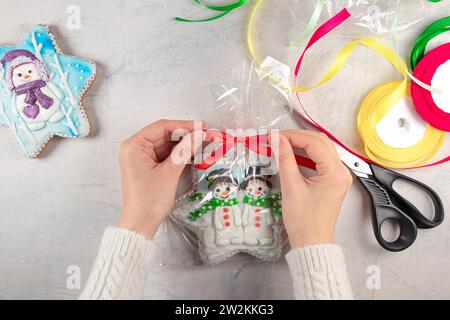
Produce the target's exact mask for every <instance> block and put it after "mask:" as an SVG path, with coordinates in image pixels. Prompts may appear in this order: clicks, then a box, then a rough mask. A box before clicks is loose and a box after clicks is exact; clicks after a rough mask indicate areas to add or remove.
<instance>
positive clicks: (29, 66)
mask: <svg viewBox="0 0 450 320" xmlns="http://www.w3.org/2000/svg"><path fill="white" fill-rule="evenodd" d="M40 79H41V77H40V75H39V71H38V69H37V67H36V65H35V64H34V63H31V62H30V63H26V64H22V65H20V66H17V67H16V68H14V70H13V75H12V81H13V84H14V86H15V87H17V86H20V85H23V84H26V83H29V82H31V81H36V80H40Z"/></svg>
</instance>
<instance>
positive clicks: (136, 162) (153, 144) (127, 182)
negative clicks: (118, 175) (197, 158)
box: [119, 120, 204, 239]
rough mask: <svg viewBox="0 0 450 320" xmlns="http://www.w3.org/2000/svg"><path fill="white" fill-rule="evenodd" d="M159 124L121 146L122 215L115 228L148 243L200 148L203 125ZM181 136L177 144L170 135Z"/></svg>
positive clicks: (163, 122)
mask: <svg viewBox="0 0 450 320" xmlns="http://www.w3.org/2000/svg"><path fill="white" fill-rule="evenodd" d="M195 124H197V127H198V128H197V127H196V128H195V129H196V131H194V121H170V120H160V121H157V122H155V123H152V124H150V125H148V126H147V127H145V128H144V129H142V130H141V131H139V132H138V133H136V134H135V135H133V136H132V137H130V138H129V139H127V140H125V141H124V142H122V144H121V145H120V167H121V172H122V195H123V211H122V216H121V218H120V221H119V227H122V228H127V229H130V230H133V231H136V232H139V233H141V234H142V235H144V236H146V237H147V238H149V239H152V238H153V237H154V235H155V233H156V231H157V230H158V227H159V225H160V224H161V222H162V221H163V220H164V218H165V217H166V216H167V215H168V214H169V213H170V210H171V209H172V205H173V202H174V200H175V193H176V189H177V185H178V181H179V178H180V176H181V173H182V172H183V169H184V167H185V166H186V164H187V163H188V162H189V160H190V159H191V158H192V156H193V154H194V153H195V152H196V150H197V149H198V148H199V147H200V146H201V145H202V141H203V137H204V133H203V132H202V129H203V123H202V122H196V123H195ZM174 132H176V133H184V136H183V137H182V139H181V141H180V142H177V141H172V134H173V133H174Z"/></svg>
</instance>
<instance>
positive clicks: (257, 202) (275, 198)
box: [243, 193, 281, 215]
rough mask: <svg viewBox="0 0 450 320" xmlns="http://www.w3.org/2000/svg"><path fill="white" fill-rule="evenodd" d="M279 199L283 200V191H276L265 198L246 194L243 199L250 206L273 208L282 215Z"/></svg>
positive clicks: (277, 213) (274, 211)
mask: <svg viewBox="0 0 450 320" xmlns="http://www.w3.org/2000/svg"><path fill="white" fill-rule="evenodd" d="M279 201H281V193H275V194H273V195H271V196H269V197H265V198H251V197H249V196H245V197H244V200H243V202H244V203H245V204H248V205H250V206H257V207H262V208H266V209H271V210H272V211H273V213H274V214H276V215H281V205H280V204H279Z"/></svg>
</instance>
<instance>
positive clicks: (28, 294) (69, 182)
mask: <svg viewBox="0 0 450 320" xmlns="http://www.w3.org/2000/svg"><path fill="white" fill-rule="evenodd" d="M4 2H5V3H2V19H0V42H2V43H15V42H17V41H21V40H22V39H23V37H24V36H25V35H26V33H27V32H28V31H29V29H30V28H31V27H32V26H33V25H34V24H37V23H46V24H49V25H50V26H51V29H52V31H53V32H54V33H55V35H56V36H57V39H58V42H59V44H60V47H61V48H62V50H63V51H64V52H65V53H68V54H74V55H78V56H81V57H88V58H91V59H93V60H94V61H96V62H97V63H98V78H97V80H96V82H95V85H94V86H93V87H92V89H91V90H90V91H89V92H88V95H87V96H86V98H85V100H84V101H85V105H86V111H87V113H88V116H89V118H90V120H91V124H92V128H93V130H92V134H91V135H90V137H88V138H86V139H83V140H81V141H63V140H61V139H54V140H52V141H51V143H50V144H49V145H48V147H47V149H46V150H45V151H44V152H43V153H42V155H41V157H40V158H39V159H37V160H27V159H25V157H24V156H23V154H22V152H21V149H20V147H19V146H18V145H17V143H16V142H15V140H14V138H13V137H12V135H11V133H10V132H9V131H8V130H7V129H1V130H0V141H1V143H0V176H1V180H0V298H3V299H22V298H25V299H36V298H45V299H55V298H60V299H73V298H76V297H77V296H78V294H79V292H80V290H76V289H75V290H71V289H68V288H67V286H66V279H67V277H68V274H67V268H68V267H69V266H72V265H75V266H79V267H80V268H81V276H82V284H83V285H84V282H85V280H86V278H87V276H88V274H89V271H90V267H91V265H92V263H93V260H94V258H95V255H96V252H97V249H98V245H99V241H100V238H101V236H102V233H103V230H104V228H105V227H106V226H108V225H112V224H115V223H116V221H117V218H118V215H119V213H120V206H121V201H120V174H119V168H118V162H117V151H118V144H119V142H120V141H121V140H123V139H124V138H126V137H128V136H129V135H130V134H132V133H134V132H135V131H136V130H138V129H139V128H141V127H142V126H144V125H146V124H148V123H150V122H152V121H154V120H157V119H159V118H178V119H186V118H191V119H213V120H214V103H213V99H212V98H211V94H210V89H211V85H212V84H217V83H222V82H223V83H226V82H227V81H228V79H229V71H230V69H231V67H233V66H236V65H238V64H239V63H240V62H242V61H244V60H245V59H246V57H247V50H246V45H245V28H246V21H247V17H248V12H249V9H250V6H247V7H246V8H242V9H240V10H238V11H236V12H234V13H233V14H231V15H229V16H228V17H227V18H224V19H222V20H219V21H216V22H211V23H205V24H181V23H176V22H175V21H174V20H173V17H174V16H176V15H182V16H186V17H195V16H200V15H202V14H204V12H203V11H202V10H201V9H199V8H198V7H196V6H195V5H193V4H192V3H191V1H189V0H173V1H164V0H153V1H152V0H126V1H125V0H97V1H87V0H78V1H66V0H64V1H56V0H42V1H39V2H37V1H32V0H27V1H4ZM265 2H266V4H265V5H264V6H263V8H262V12H261V18H260V19H258V21H257V26H258V32H257V40H258V43H259V45H258V48H259V52H260V54H261V56H267V55H271V56H273V57H275V58H277V59H279V60H281V61H283V62H285V63H287V64H289V65H291V66H292V65H293V64H294V62H295V57H296V55H298V52H299V49H289V48H287V46H286V44H287V43H288V42H289V40H291V39H293V38H295V37H296V36H297V35H298V34H299V32H300V30H302V28H303V27H304V25H305V17H306V16H308V15H309V14H310V12H311V3H310V1H303V3H302V1H293V0H292V1H291V0H282V1H269V0H266V1H265ZM291 3H297V5H296V7H295V10H292V9H291ZM72 4H74V5H77V6H79V8H80V9H81V22H82V24H81V29H79V30H73V29H70V28H68V27H67V19H68V16H69V15H68V14H67V12H66V10H67V8H68V6H69V5H72ZM445 4H446V5H447V6H448V5H449V4H450V3H449V1H447V0H446V1H445ZM294 13H295V14H294ZM444 15H445V12H443V11H442V10H440V9H439V10H437V9H435V10H431V11H427V16H426V18H425V20H424V21H422V22H421V23H419V24H418V25H415V26H414V27H412V28H410V29H409V30H408V31H407V32H404V33H402V35H401V37H400V48H401V53H402V54H405V55H406V54H407V52H408V50H409V49H408V48H410V46H411V43H412V41H413V39H414V37H415V36H417V34H418V32H419V30H422V28H423V27H424V26H425V25H426V23H427V22H430V21H432V20H433V19H434V18H437V17H441V16H444ZM346 28H349V27H348V26H346V27H344V28H343V29H342V30H341V31H337V32H336V33H334V36H332V37H329V40H328V41H327V42H322V44H321V45H320V46H319V47H318V48H314V49H313V50H312V51H311V54H310V55H308V57H307V59H306V60H305V69H304V73H305V76H304V77H303V78H302V81H304V83H313V82H314V81H316V80H318V79H319V78H320V77H321V75H322V74H323V70H324V68H325V67H326V66H327V65H329V63H330V61H332V58H333V57H334V56H335V54H336V53H337V52H338V50H339V48H340V47H342V45H343V44H344V43H345V42H346V41H348V38H345V37H343V36H342V31H343V30H346ZM447 39H448V38H447ZM441 40H442V39H441ZM398 77H399V75H398V74H397V73H396V71H394V70H393V68H392V67H391V66H390V65H389V64H388V63H386V62H384V61H383V60H382V59H381V58H379V57H377V56H376V55H375V54H374V53H372V52H370V51H368V50H367V49H364V48H361V49H358V50H357V54H356V55H355V56H354V57H353V58H352V59H351V61H350V62H349V64H348V66H347V67H346V68H345V69H344V71H343V72H342V73H341V74H340V75H339V76H338V77H337V78H336V79H335V80H334V81H332V82H330V83H329V84H327V85H325V86H323V87H322V88H320V89H318V90H315V91H313V92H311V93H308V94H307V95H305V97H304V99H305V102H306V103H307V106H308V108H309V109H310V110H311V111H312V113H313V114H314V115H315V116H316V117H317V118H318V119H320V121H321V122H322V123H323V124H325V125H327V126H328V127H329V128H331V129H332V130H334V131H335V132H336V134H338V135H339V136H341V137H342V138H343V139H344V140H345V141H346V142H348V143H349V144H351V145H352V146H354V147H356V148H361V145H360V142H359V139H358V137H357V134H356V124H355V115H356V111H357V107H358V105H359V103H360V102H361V100H362V98H363V97H364V95H365V94H366V93H367V92H368V91H369V90H370V89H371V88H373V87H374V86H376V85H378V84H381V83H383V82H386V81H389V80H392V79H394V78H398ZM283 126H284V127H285V128H288V127H292V128H294V127H296V124H295V123H294V122H293V121H287V122H286V123H283ZM448 150H449V148H448V145H446V146H445V147H444V149H443V154H444V153H445V151H447V152H448ZM408 174H409V175H411V176H413V177H415V178H419V179H421V180H422V181H423V182H425V183H428V184H430V185H431V186H433V188H435V189H436V190H437V191H438V192H439V193H440V195H441V196H442V198H443V200H444V203H445V205H446V206H447V207H448V205H449V191H448V190H449V187H450V180H449V179H448V177H450V165H442V166H440V167H437V168H430V169H424V170H420V171H419V170H412V171H408ZM155 183H158V182H155ZM402 190H403V191H404V193H406V194H408V195H409V196H412V197H413V199H414V200H415V203H416V204H417V205H418V206H419V207H421V208H427V205H428V201H427V199H423V198H421V197H419V196H416V195H415V193H414V191H413V190H410V189H408V188H406V187H402ZM369 208H370V203H369V199H368V196H367V194H366V193H365V192H364V191H363V190H362V189H361V188H360V187H359V185H358V184H356V183H355V185H354V187H353V188H352V189H351V191H350V193H349V195H348V197H347V199H346V201H345V205H344V208H343V212H342V217H341V219H340V220H339V223H338V226H337V230H336V242H337V243H339V244H340V245H342V246H343V248H344V251H345V254H346V257H347V264H348V269H349V274H350V278H351V282H352V285H353V289H354V292H355V296H356V297H357V298H363V299H372V298H374V299H382V298H388V299H394V298H448V297H450V278H449V277H446V276H445V275H446V274H447V273H448V264H449V258H448V250H449V246H450V232H449V231H450V226H449V224H448V223H447V221H446V222H444V223H443V224H442V226H440V227H439V228H437V229H435V230H431V231H420V232H419V236H418V239H417V242H416V243H415V244H414V245H413V246H412V247H411V248H410V249H408V250H406V251H405V252H402V253H396V254H392V253H388V252H386V251H384V250H382V249H381V248H380V247H379V246H378V245H377V243H376V242H375V239H374V237H373V234H372V230H371V223H370V213H369ZM157 241H158V244H159V245H160V250H159V252H158V257H157V263H156V264H155V266H154V271H153V272H152V273H151V275H150V277H149V280H150V282H149V284H148V285H147V290H146V297H147V298H163V299H172V298H210V299H220V298H232V299H241V298H249V299H252V298H255V299H270V298H274V299H280V298H287V299H289V298H292V289H291V280H290V277H289V274H288V269H287V266H286V264H285V262H284V260H283V261H279V262H277V263H263V262H260V261H255V260H254V259H252V258H249V257H246V256H239V257H236V258H235V259H232V260H231V261H228V262H226V263H223V264H221V265H219V266H216V267H204V266H201V265H199V264H198V262H196V261H195V260H194V259H193V258H192V255H191V251H189V250H190V249H189V248H188V246H186V245H185V244H184V243H183V241H182V240H181V238H180V237H179V234H178V232H177V230H176V229H174V227H173V226H171V225H167V226H165V227H164V228H162V229H161V230H160V232H159V234H158V239H157ZM372 265H376V266H378V267H379V268H380V269H379V270H380V272H381V288H380V289H371V288H370V286H369V287H368V286H367V284H366V282H367V279H368V277H369V276H370V275H369V274H368V271H369V272H371V270H372V269H371V267H370V266H372ZM368 268H369V269H368Z"/></svg>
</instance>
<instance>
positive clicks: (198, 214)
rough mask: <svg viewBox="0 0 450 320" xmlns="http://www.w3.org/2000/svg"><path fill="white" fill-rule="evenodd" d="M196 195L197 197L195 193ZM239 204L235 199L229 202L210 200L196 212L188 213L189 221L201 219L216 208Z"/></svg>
mask: <svg viewBox="0 0 450 320" xmlns="http://www.w3.org/2000/svg"><path fill="white" fill-rule="evenodd" d="M196 195H198V194H197V193H196ZM237 204H239V202H238V201H237V199H236V198H233V199H230V200H222V199H217V198H212V199H211V201H208V202H206V203H205V204H204V205H202V206H201V207H200V208H198V209H197V210H194V211H192V212H190V213H189V217H188V218H189V219H190V220H192V221H195V220H197V219H199V218H201V217H203V216H204V215H205V214H207V213H208V212H209V211H212V210H214V209H215V208H217V207H232V206H235V205H237Z"/></svg>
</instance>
